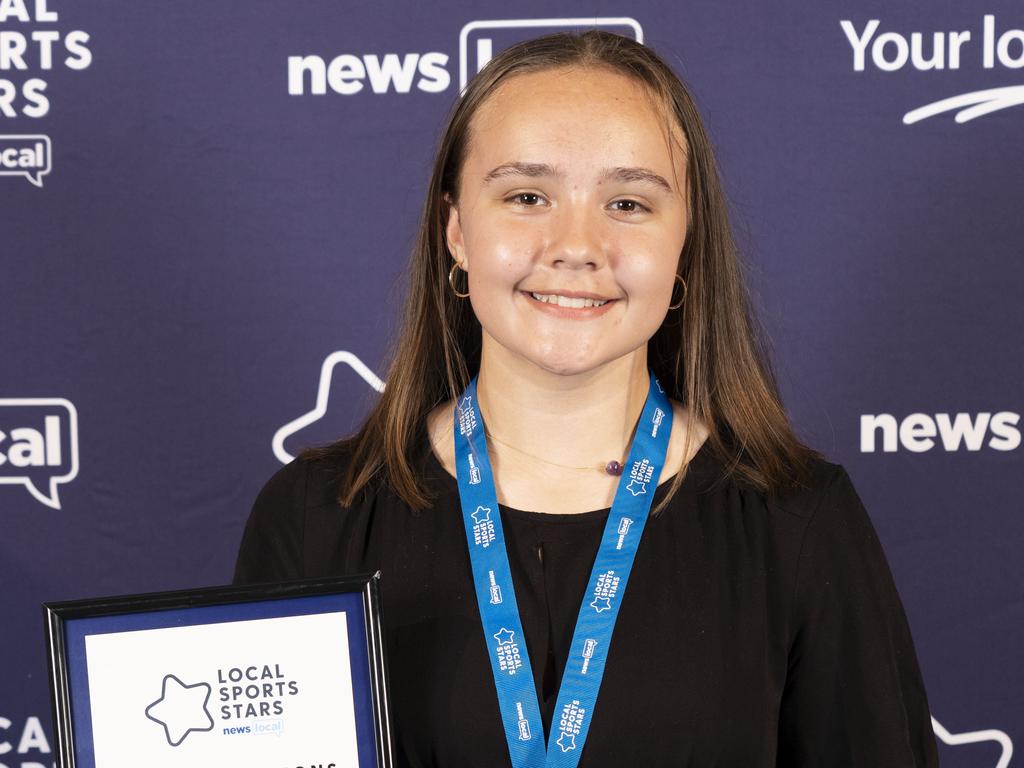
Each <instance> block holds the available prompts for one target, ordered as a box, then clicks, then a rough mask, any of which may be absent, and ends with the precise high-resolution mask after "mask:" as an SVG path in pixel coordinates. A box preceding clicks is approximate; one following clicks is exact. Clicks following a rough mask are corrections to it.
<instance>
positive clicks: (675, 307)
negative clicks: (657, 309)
mask: <svg viewBox="0 0 1024 768" xmlns="http://www.w3.org/2000/svg"><path fill="white" fill-rule="evenodd" d="M676 280H678V281H679V282H681V283H682V284H683V298H681V299H680V300H679V303H678V304H669V306H668V308H669V309H679V308H680V307H681V306H683V302H684V301H686V281H685V280H683V278H682V277H681V276H679V275H676ZM674 289H675V286H673V290H674Z"/></svg>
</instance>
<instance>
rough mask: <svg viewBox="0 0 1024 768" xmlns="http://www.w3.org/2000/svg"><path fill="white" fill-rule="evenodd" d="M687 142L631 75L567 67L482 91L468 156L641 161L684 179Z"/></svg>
mask: <svg viewBox="0 0 1024 768" xmlns="http://www.w3.org/2000/svg"><path fill="white" fill-rule="evenodd" d="M685 147H686V142H685V139H684V137H683V134H682V131H681V129H680V128H679V125H678V124H677V122H676V120H675V118H674V117H673V116H671V115H670V114H669V112H668V110H667V109H665V107H664V106H662V105H660V104H659V103H657V101H656V100H655V98H654V97H653V96H652V95H651V93H650V92H649V90H648V89H647V88H645V87H644V86H643V85H642V84H641V83H640V82H638V81H637V80H636V79H634V78H632V77H627V76H625V75H621V74H618V73H616V72H614V71H612V70H610V69H607V68H605V67H587V68H582V67H565V68H559V69H550V70H544V71H541V72H531V73H525V74H518V75H514V76H512V77H510V78H508V79H507V80H504V81H503V82H502V83H501V84H500V85H499V86H498V87H497V88H496V89H495V90H494V91H493V92H492V93H491V94H490V95H489V96H487V98H486V99H485V100H484V102H483V103H482V104H481V105H480V107H479V108H478V109H477V112H476V114H475V115H474V117H473V119H472V122H471V125H470V141H469V155H468V156H467V158H466V161H467V165H470V164H487V165H488V167H490V165H493V164H497V163H502V162H510V161H527V162H553V163H558V164H566V163H569V164H573V163H582V164H593V165H595V166H598V165H599V166H602V167H603V166H611V165H623V166H629V165H642V166H644V167H652V168H654V170H657V171H659V172H660V173H663V174H664V175H666V176H667V177H671V176H674V177H676V179H677V181H681V179H682V178H684V169H685V152H686V150H685Z"/></svg>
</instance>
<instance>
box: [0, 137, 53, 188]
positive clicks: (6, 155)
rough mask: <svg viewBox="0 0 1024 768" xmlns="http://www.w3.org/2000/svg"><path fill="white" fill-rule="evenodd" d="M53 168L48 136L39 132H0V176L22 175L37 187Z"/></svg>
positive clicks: (51, 148)
mask: <svg viewBox="0 0 1024 768" xmlns="http://www.w3.org/2000/svg"><path fill="white" fill-rule="evenodd" d="M52 168H53V146H52V144H51V143H50V137H49V136H45V135H43V134H41V133H39V134H20V135H16V136H15V135H2V134H0V176H24V177H25V178H26V179H28V180H29V181H30V182H31V183H32V184H35V185H36V186H37V187H41V186H43V176H45V175H46V174H48V173H49V172H50V171H51V170H52Z"/></svg>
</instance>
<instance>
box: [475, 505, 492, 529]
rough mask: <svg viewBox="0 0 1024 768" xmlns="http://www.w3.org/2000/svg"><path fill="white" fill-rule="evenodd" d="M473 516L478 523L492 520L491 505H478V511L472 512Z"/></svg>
mask: <svg viewBox="0 0 1024 768" xmlns="http://www.w3.org/2000/svg"><path fill="white" fill-rule="evenodd" d="M471 514H472V516H473V522H474V523H476V524H477V525H480V523H489V522H491V508H490V507H477V508H476V512H472V513H471Z"/></svg>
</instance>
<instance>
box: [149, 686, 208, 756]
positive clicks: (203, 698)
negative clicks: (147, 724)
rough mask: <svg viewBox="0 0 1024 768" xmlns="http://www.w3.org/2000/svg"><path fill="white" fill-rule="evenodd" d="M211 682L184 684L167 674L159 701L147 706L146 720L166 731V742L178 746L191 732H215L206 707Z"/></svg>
mask: <svg viewBox="0 0 1024 768" xmlns="http://www.w3.org/2000/svg"><path fill="white" fill-rule="evenodd" d="M210 693H211V688H210V684H209V683H196V684H195V685H185V683H183V682H181V680H179V679H178V678H177V677H175V676H174V675H165V676H164V682H163V690H162V691H161V693H160V698H159V699H157V700H156V701H154V702H153V703H152V704H150V705H149V706H148V707H146V717H148V718H149V719H150V720H152V721H153V722H154V723H157V724H158V725H162V726H163V728H164V735H165V736H166V737H167V743H168V744H170V745H171V746H172V747H176V746H178V745H179V744H181V742H183V741H184V740H185V737H186V736H188V735H189V734H190V733H191V732H192V731H211V730H213V718H212V717H210V711H209V710H208V709H207V708H206V705H207V703H208V702H209V701H210Z"/></svg>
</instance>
